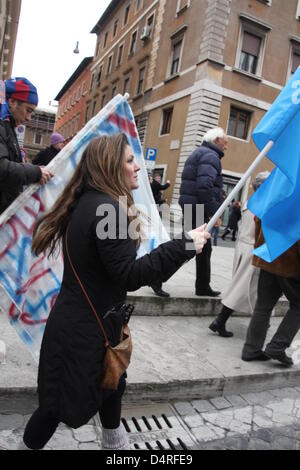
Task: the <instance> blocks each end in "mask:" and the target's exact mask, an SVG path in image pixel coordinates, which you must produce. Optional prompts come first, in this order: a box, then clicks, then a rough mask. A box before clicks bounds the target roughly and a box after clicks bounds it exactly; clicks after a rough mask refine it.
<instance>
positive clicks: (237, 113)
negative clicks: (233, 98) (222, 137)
mask: <svg viewBox="0 0 300 470" xmlns="http://www.w3.org/2000/svg"><path fill="white" fill-rule="evenodd" d="M251 114H252V113H251V112H250V111H246V110H244V109H238V108H236V107H234V106H232V107H231V110H230V117H229V123H228V131H227V134H228V135H231V136H232V137H237V138H238V139H243V140H247V139H248V135H249V128H250V121H251Z"/></svg>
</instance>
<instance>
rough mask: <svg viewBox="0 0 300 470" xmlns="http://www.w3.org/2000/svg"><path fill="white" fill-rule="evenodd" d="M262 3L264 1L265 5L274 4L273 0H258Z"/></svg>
mask: <svg viewBox="0 0 300 470" xmlns="http://www.w3.org/2000/svg"><path fill="white" fill-rule="evenodd" d="M257 1H258V2H260V3H264V4H265V5H268V6H269V7H270V6H271V5H272V0H257Z"/></svg>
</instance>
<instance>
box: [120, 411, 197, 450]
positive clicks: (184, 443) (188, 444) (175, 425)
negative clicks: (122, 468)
mask: <svg viewBox="0 0 300 470" xmlns="http://www.w3.org/2000/svg"><path fill="white" fill-rule="evenodd" d="M122 416H123V417H122V422H123V425H124V427H125V429H126V431H127V433H128V437H129V441H130V444H131V448H132V449H136V450H155V451H156V450H179V451H180V450H188V449H192V448H195V444H196V442H195V440H194V438H193V436H192V435H191V434H190V432H189V430H188V428H187V427H186V425H185V424H184V422H183V421H181V419H180V418H179V417H178V416H177V415H176V411H175V410H174V409H173V408H172V407H171V406H170V405H167V404H157V405H145V406H131V407H126V406H125V407H124V409H123V413H122Z"/></svg>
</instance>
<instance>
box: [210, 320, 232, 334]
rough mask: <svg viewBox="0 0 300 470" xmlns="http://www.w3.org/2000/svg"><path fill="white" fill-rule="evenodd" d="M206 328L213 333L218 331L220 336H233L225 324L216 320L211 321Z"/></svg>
mask: <svg viewBox="0 0 300 470" xmlns="http://www.w3.org/2000/svg"><path fill="white" fill-rule="evenodd" d="M208 328H209V329H210V330H211V331H213V332H214V333H216V332H218V333H219V335H220V336H222V338H232V336H233V333H232V332H231V331H227V330H226V328H225V325H224V324H223V323H219V322H218V321H217V320H215V321H213V322H212V323H211V324H210V325H209V327H208Z"/></svg>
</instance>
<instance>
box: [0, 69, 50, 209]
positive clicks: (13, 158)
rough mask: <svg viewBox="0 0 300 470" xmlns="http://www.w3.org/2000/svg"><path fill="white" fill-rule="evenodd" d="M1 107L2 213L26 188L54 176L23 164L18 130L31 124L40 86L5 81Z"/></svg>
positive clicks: (0, 173)
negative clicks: (3, 100) (28, 123)
mask: <svg viewBox="0 0 300 470" xmlns="http://www.w3.org/2000/svg"><path fill="white" fill-rule="evenodd" d="M5 99H6V101H5V103H2V104H1V107H0V214H1V213H3V212H4V211H5V210H6V209H7V208H8V206H9V205H10V204H11V203H12V202H13V201H14V200H15V199H16V198H17V197H18V196H19V195H20V194H21V192H22V190H23V186H28V185H30V184H33V183H38V182H40V183H41V184H46V183H47V182H48V181H49V179H50V178H51V177H52V176H53V175H52V173H51V172H50V171H49V170H47V169H46V168H43V167H39V166H34V165H32V164H31V163H23V160H22V154H21V150H20V147H19V144H18V140H17V136H16V131H15V129H16V128H17V127H18V126H20V125H21V124H25V123H26V122H28V121H30V119H31V115H32V113H33V111H34V110H35V108H36V106H37V105H38V94H37V89H36V87H35V86H34V85H33V84H32V83H31V82H30V81H29V80H27V79H26V78H11V79H9V80H6V81H5Z"/></svg>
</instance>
